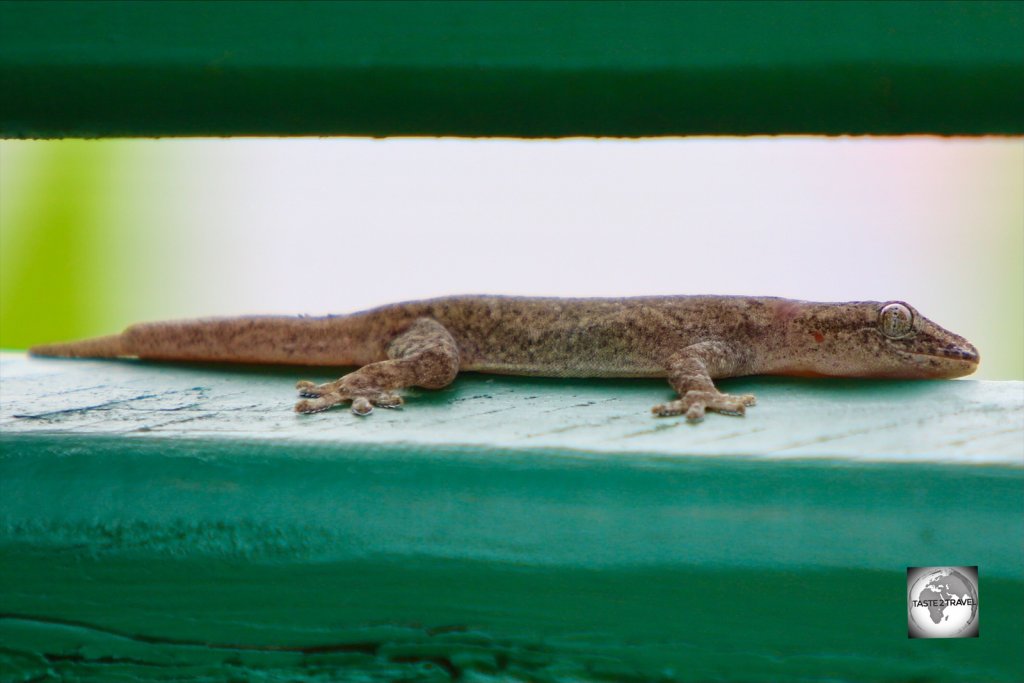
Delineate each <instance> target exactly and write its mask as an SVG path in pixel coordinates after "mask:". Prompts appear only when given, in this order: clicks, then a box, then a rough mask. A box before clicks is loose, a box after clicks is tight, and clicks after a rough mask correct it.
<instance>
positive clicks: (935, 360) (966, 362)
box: [910, 344, 981, 378]
mask: <svg viewBox="0 0 1024 683" xmlns="http://www.w3.org/2000/svg"><path fill="white" fill-rule="evenodd" d="M910 355H911V356H913V357H915V358H918V359H919V360H921V361H924V362H926V363H927V364H928V366H929V370H930V372H928V375H930V376H932V377H945V378H953V377H963V376H964V375H969V374H971V373H972V372H974V371H975V370H977V369H978V363H979V362H980V361H981V356H980V355H979V354H978V350H977V349H976V348H974V347H973V346H972V345H970V344H950V345H948V346H946V347H944V348H942V349H938V350H936V351H933V352H931V353H911V354H910Z"/></svg>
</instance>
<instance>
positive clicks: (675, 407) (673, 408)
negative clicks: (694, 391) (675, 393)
mask: <svg viewBox="0 0 1024 683" xmlns="http://www.w3.org/2000/svg"><path fill="white" fill-rule="evenodd" d="M651 412H652V413H654V414H655V415H657V416H658V417H672V416H673V415H682V414H683V413H685V412H686V407H685V406H684V405H683V402H682V401H669V402H668V403H659V404H658V405H656V406H654V407H653V408H651Z"/></svg>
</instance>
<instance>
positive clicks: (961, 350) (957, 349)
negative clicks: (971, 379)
mask: <svg viewBox="0 0 1024 683" xmlns="http://www.w3.org/2000/svg"><path fill="white" fill-rule="evenodd" d="M943 351H944V353H943V355H944V356H945V357H946V358H952V359H954V360H962V361H966V362H968V363H972V364H974V365H977V364H978V363H979V362H980V361H981V356H980V355H979V354H978V349H976V348H974V346H973V345H972V344H968V343H964V344H950V345H949V346H947V347H946V348H945V349H943Z"/></svg>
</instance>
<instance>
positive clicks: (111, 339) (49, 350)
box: [28, 334, 128, 358]
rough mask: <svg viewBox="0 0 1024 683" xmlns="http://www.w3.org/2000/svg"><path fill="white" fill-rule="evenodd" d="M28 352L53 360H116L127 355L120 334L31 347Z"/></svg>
mask: <svg viewBox="0 0 1024 683" xmlns="http://www.w3.org/2000/svg"><path fill="white" fill-rule="evenodd" d="M28 352H29V354H30V355H32V356H49V357H54V358H117V357H119V356H124V355H128V354H126V353H125V349H124V344H123V335H120V334H112V335H109V336H107V337H93V338H92V339H83V340H81V341H73V342H67V343H64V344H42V345H40V346H33V347H32V348H30V349H29V350H28Z"/></svg>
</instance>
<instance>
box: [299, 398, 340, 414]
mask: <svg viewBox="0 0 1024 683" xmlns="http://www.w3.org/2000/svg"><path fill="white" fill-rule="evenodd" d="M344 400H345V399H344V397H342V396H340V395H338V394H325V395H323V396H319V397H317V398H307V399H304V400H302V401H299V402H298V403H296V404H295V412H297V413H305V414H309V413H321V412H323V411H325V410H327V409H328V408H331V407H333V406H336V405H338V404H339V403H341V402H342V401H344Z"/></svg>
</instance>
